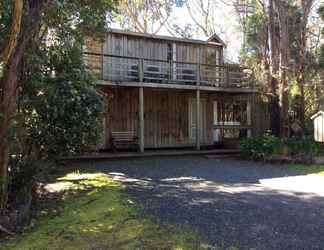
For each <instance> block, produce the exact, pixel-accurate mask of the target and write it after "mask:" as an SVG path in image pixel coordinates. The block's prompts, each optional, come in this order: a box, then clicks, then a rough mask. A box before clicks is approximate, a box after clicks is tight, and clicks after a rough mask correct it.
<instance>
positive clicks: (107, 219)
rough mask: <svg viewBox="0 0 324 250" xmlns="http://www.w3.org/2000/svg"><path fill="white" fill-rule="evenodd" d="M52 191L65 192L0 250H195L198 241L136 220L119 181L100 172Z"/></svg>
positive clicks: (71, 178) (73, 177) (77, 176)
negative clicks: (55, 203) (58, 200)
mask: <svg viewBox="0 0 324 250" xmlns="http://www.w3.org/2000/svg"><path fill="white" fill-rule="evenodd" d="M51 186H52V188H56V189H58V190H60V191H61V190H64V192H63V193H64V195H62V196H60V197H61V198H62V201H60V202H59V203H58V204H57V205H56V206H55V207H54V208H52V209H50V210H51V211H48V210H43V211H42V212H41V215H40V216H39V217H38V218H37V220H36V222H35V223H34V224H35V225H34V226H33V227H31V228H29V229H27V230H26V231H25V232H24V233H23V234H22V235H19V236H17V237H15V238H12V239H9V240H8V241H6V242H5V243H4V244H3V243H1V246H0V249H6V250H18V249H19V250H22V249H24V250H28V249H35V250H36V249H48V250H52V249H53V250H54V249H65V250H69V249H71V250H72V249H82V250H83V249H84V250H86V249H89V250H90V249H114V250H118V249H127V250H128V249H174V250H181V249H197V242H198V236H197V235H196V234H194V233H192V232H190V231H187V230H180V229H178V228H176V227H174V226H171V225H164V226H161V225H158V224H156V223H155V222H153V221H152V220H151V219H149V218H143V217H139V216H138V208H137V207H136V205H134V203H133V202H132V201H131V200H130V199H129V197H128V196H127V195H125V193H124V190H123V188H122V187H121V186H120V184H119V183H118V182H115V181H113V180H111V179H110V178H109V177H108V176H106V175H104V174H100V173H95V174H87V173H77V172H76V173H70V174H67V175H65V176H64V177H61V178H58V179H57V181H56V182H55V183H53V184H52V185H51Z"/></svg>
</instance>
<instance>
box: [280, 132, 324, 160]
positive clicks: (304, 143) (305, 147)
mask: <svg viewBox="0 0 324 250" xmlns="http://www.w3.org/2000/svg"><path fill="white" fill-rule="evenodd" d="M285 144H286V145H287V147H288V149H289V153H290V154H291V155H297V154H308V155H312V156H316V155H320V154H322V153H323V148H322V147H321V145H320V144H319V143H317V142H315V141H314V140H313V139H312V138H311V137H307V138H304V139H297V138H289V139H287V140H286V141H285Z"/></svg>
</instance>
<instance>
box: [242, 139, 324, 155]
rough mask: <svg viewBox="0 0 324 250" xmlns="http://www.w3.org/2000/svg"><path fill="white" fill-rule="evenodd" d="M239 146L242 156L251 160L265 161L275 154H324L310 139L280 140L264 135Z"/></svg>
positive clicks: (245, 141) (243, 142) (317, 144)
mask: <svg viewBox="0 0 324 250" xmlns="http://www.w3.org/2000/svg"><path fill="white" fill-rule="evenodd" d="M240 146H241V150H242V153H243V155H244V156H246V157H248V158H250V159H253V160H260V159H262V160H265V159H266V158H267V157H269V156H271V155H277V154H279V155H280V154H281V155H291V156H297V155H308V156H316V155H322V154H323V153H324V150H323V147H322V146H321V145H320V144H319V143H317V142H315V141H314V140H313V139H312V138H310V137H306V138H302V139H301V138H288V139H285V140H281V139H280V138H278V137H275V136H273V135H269V134H266V135H264V136H261V137H256V138H246V139H243V140H242V141H241V142H240Z"/></svg>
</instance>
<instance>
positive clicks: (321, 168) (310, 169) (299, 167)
mask: <svg viewBox="0 0 324 250" xmlns="http://www.w3.org/2000/svg"><path fill="white" fill-rule="evenodd" d="M289 167H290V168H291V169H293V170H295V171H296V172H297V173H298V174H301V175H309V174H315V175H321V176H324V165H303V164H292V165H290V166H289Z"/></svg>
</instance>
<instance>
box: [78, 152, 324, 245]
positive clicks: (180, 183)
mask: <svg viewBox="0 0 324 250" xmlns="http://www.w3.org/2000/svg"><path fill="white" fill-rule="evenodd" d="M83 164H85V166H86V167H87V168H88V167H91V168H92V169H95V170H100V171H103V172H106V173H109V174H110V175H111V176H113V177H114V178H115V179H117V180H120V181H122V182H123V183H124V184H125V185H126V186H127V190H128V192H129V194H130V195H131V196H132V197H134V199H135V200H137V201H138V202H139V203H140V204H142V205H143V212H144V213H145V214H148V215H152V216H154V218H156V219H157V220H159V221H160V222H162V223H175V224H178V225H183V226H190V227H191V228H192V229H194V230H196V231H198V232H199V234H200V235H202V237H203V238H204V239H206V240H207V241H208V242H209V243H210V244H211V245H212V246H215V247H216V246H217V247H222V248H224V249H226V248H228V247H230V246H235V247H237V248H239V249H276V250H278V249H285V250H286V249H294V250H298V249H307V250H311V249H324V192H323V190H324V177H321V178H322V179H318V178H317V179H316V181H313V179H309V178H311V177H309V176H304V177H301V176H299V177H294V176H296V173H295V172H294V171H293V170H287V169H285V168H284V167H280V166H272V165H265V164H262V163H252V162H248V161H240V160H230V159H226V160H225V159H221V160H220V159H206V158H203V157H185V158H170V159H168V158H159V159H157V158H155V159H142V160H123V161H110V162H97V163H87V164H86V163H83ZM79 166H81V165H79ZM312 183H315V185H314V186H312ZM303 187H304V188H305V189H304V188H303ZM319 189H320V191H319ZM303 191H305V192H303Z"/></svg>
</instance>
